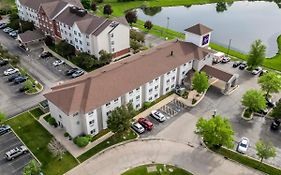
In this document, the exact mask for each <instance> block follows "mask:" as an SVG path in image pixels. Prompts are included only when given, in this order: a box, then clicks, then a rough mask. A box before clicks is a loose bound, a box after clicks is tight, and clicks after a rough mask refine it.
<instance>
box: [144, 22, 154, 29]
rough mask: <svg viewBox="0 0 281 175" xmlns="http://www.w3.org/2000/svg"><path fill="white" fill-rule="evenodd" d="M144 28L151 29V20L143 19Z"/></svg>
mask: <svg viewBox="0 0 281 175" xmlns="http://www.w3.org/2000/svg"><path fill="white" fill-rule="evenodd" d="M143 26H144V28H146V29H147V30H150V29H152V27H153V24H152V22H151V21H149V20H148V21H145V23H144V25H143Z"/></svg>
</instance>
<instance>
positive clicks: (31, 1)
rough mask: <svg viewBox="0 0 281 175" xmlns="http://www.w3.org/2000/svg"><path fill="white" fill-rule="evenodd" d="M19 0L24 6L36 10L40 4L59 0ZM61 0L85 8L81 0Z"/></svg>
mask: <svg viewBox="0 0 281 175" xmlns="http://www.w3.org/2000/svg"><path fill="white" fill-rule="evenodd" d="M19 1H20V3H21V4H22V5H24V6H27V7H30V8H32V9H34V10H38V9H39V7H40V5H42V4H44V3H49V2H54V1H57V0H19ZM60 1H63V2H67V3H69V4H72V5H75V6H77V7H81V8H83V5H82V4H81V2H80V0H60Z"/></svg>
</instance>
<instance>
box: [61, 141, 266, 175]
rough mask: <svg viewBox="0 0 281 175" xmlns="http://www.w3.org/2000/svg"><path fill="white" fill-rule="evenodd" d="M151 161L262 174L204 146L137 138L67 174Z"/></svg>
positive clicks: (209, 173)
mask: <svg viewBox="0 0 281 175" xmlns="http://www.w3.org/2000/svg"><path fill="white" fill-rule="evenodd" d="M113 157H114V159H113ZM152 162H157V163H163V164H172V165H176V166H179V167H181V168H184V169H186V170H188V171H190V172H192V173H194V174H197V175H218V174H223V175H246V174H255V175H258V174H261V173H260V172H257V171H256V170H254V169H249V168H246V167H244V166H242V165H239V164H237V163H234V162H232V161H230V160H225V159H224V158H223V157H221V156H219V155H217V154H214V153H212V152H210V151H207V150H206V149H205V148H202V147H191V146H189V145H187V144H185V143H179V142H174V141H170V140H145V141H141V140H138V141H134V142H130V143H127V144H124V145H121V146H117V147H115V148H114V149H110V150H108V151H106V152H104V153H103V154H101V155H100V156H96V157H92V158H90V159H89V160H88V161H86V162H84V163H82V164H80V165H79V166H78V167H76V168H74V169H72V170H71V171H69V172H67V173H66V175H77V174H83V175H92V174H93V173H94V174H98V175H118V174H121V173H122V172H124V171H126V170H127V169H129V168H132V167H136V166H138V165H141V164H149V163H152Z"/></svg>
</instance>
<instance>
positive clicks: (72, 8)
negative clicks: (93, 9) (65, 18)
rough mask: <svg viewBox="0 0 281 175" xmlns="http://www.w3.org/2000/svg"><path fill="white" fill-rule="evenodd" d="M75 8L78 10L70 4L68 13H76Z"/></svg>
mask: <svg viewBox="0 0 281 175" xmlns="http://www.w3.org/2000/svg"><path fill="white" fill-rule="evenodd" d="M77 10H78V7H76V6H71V7H70V8H69V11H70V13H73V14H76V12H77Z"/></svg>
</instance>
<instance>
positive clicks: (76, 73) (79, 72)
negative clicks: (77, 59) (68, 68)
mask: <svg viewBox="0 0 281 175" xmlns="http://www.w3.org/2000/svg"><path fill="white" fill-rule="evenodd" d="M84 73H85V72H84V71H83V70H80V69H79V70H77V71H75V72H74V73H73V74H72V75H71V77H72V78H76V77H80V76H81V75H83V74H84Z"/></svg>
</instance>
